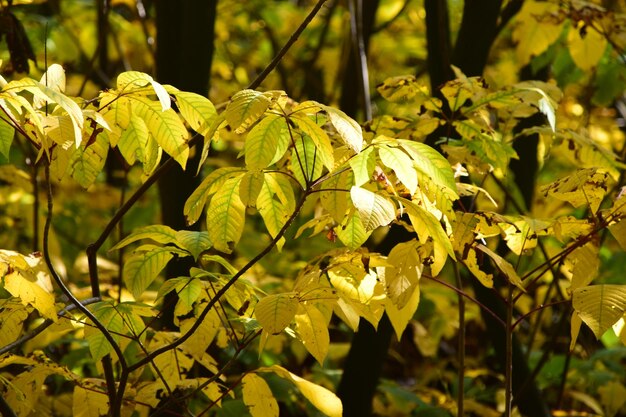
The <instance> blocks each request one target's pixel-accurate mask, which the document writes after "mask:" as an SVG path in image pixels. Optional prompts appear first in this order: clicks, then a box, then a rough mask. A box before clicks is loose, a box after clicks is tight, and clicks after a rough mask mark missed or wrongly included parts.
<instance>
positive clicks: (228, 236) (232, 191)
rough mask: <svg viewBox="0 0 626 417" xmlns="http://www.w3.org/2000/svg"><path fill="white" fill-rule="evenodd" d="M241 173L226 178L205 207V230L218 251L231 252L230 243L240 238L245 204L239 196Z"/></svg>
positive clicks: (234, 242) (234, 243)
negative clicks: (206, 207)
mask: <svg viewBox="0 0 626 417" xmlns="http://www.w3.org/2000/svg"><path fill="white" fill-rule="evenodd" d="M242 178H243V173H241V174H240V175H237V176H235V177H233V178H229V179H227V180H226V181H225V182H224V184H223V185H222V186H221V187H220V188H219V189H218V190H217V191H216V193H215V194H214V195H213V197H212V198H211V202H210V203H209V208H208V209H207V231H208V232H209V239H211V241H212V242H213V246H214V247H215V249H217V250H218V251H220V252H224V253H231V251H232V247H230V246H229V245H230V244H233V245H236V244H237V242H239V239H240V238H241V233H242V232H243V226H244V222H245V214H246V206H245V205H244V204H243V202H242V201H241V198H240V197H239V184H240V183H241V179H242Z"/></svg>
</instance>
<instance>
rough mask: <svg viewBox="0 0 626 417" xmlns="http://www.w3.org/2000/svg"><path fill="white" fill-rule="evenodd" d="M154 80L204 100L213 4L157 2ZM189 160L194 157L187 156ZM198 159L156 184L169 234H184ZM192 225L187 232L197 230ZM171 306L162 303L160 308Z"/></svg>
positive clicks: (171, 269)
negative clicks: (195, 94) (169, 230)
mask: <svg viewBox="0 0 626 417" xmlns="http://www.w3.org/2000/svg"><path fill="white" fill-rule="evenodd" d="M155 5H156V13H157V16H156V21H157V49H156V79H157V80H158V81H159V82H160V83H163V84H172V85H174V86H175V87H176V88H179V89H181V90H184V91H191V92H194V93H198V94H200V95H203V96H207V95H208V91H209V81H210V71H211V62H212V59H213V49H214V45H213V32H214V27H215V18H216V8H217V0H186V1H182V2H177V1H171V0H157V1H155ZM192 155H194V152H193V151H192ZM198 156H199V153H196V154H195V156H192V157H191V158H190V159H189V161H188V163H187V169H186V170H184V171H183V169H182V168H181V167H180V166H179V165H175V166H174V167H173V168H172V169H171V170H170V171H169V172H167V173H166V174H165V175H164V176H163V177H161V179H160V180H159V183H158V185H159V193H160V201H161V213H162V221H163V224H165V225H167V226H170V227H172V228H173V229H175V230H180V229H187V228H188V227H187V225H186V224H185V218H184V216H183V207H184V205H185V201H186V200H187V198H188V197H189V195H190V194H191V193H192V192H193V190H194V189H195V188H196V187H197V186H198V185H199V184H200V178H199V177H197V176H196V175H195V173H196V167H197V164H198V160H199V158H198ZM197 228H198V225H197V224H196V225H195V226H194V227H192V229H196V230H197ZM192 265H193V264H192V261H191V260H190V259H189V258H185V259H182V260H173V261H172V262H170V264H169V265H168V268H167V275H168V277H177V276H185V275H188V273H189V268H190V267H191V266H192ZM172 302H174V300H172V299H171V298H167V297H166V299H165V304H166V305H168V304H171V303H172ZM173 311H174V309H173V308H166V309H165V311H164V315H163V317H162V324H163V325H164V326H166V327H172V326H173V317H172V314H173Z"/></svg>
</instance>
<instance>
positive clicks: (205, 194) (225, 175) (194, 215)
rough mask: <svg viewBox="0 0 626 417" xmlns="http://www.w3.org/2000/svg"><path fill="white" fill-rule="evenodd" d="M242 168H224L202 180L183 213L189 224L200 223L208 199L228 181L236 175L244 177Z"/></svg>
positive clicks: (188, 200) (186, 203)
mask: <svg viewBox="0 0 626 417" xmlns="http://www.w3.org/2000/svg"><path fill="white" fill-rule="evenodd" d="M243 174H244V172H243V170H242V169H241V168H235V167H224V168H218V169H216V170H215V171H213V172H211V173H210V174H209V175H207V177H206V178H205V179H204V180H202V182H201V183H200V185H199V186H198V188H196V189H195V190H194V191H193V193H191V195H190V196H189V198H188V199H187V201H186V202H185V207H184V209H183V212H184V213H185V217H186V218H187V224H194V223H195V222H197V221H198V219H199V218H200V216H201V215H202V211H203V210H204V205H205V204H206V201H207V199H208V198H209V197H210V196H211V195H212V194H214V193H215V192H216V191H217V190H218V189H219V188H220V187H221V186H222V185H223V184H224V183H225V182H226V181H227V180H228V179H230V178H232V177H233V176H236V175H243Z"/></svg>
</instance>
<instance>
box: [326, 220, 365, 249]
mask: <svg viewBox="0 0 626 417" xmlns="http://www.w3.org/2000/svg"><path fill="white" fill-rule="evenodd" d="M335 233H336V234H337V237H338V238H339V240H341V243H343V244H344V245H346V247H348V248H349V249H352V250H356V249H358V248H360V247H361V246H362V245H363V244H364V243H365V241H366V240H367V238H368V237H369V236H370V234H371V231H367V230H365V226H363V222H362V221H361V217H360V216H359V215H358V214H357V213H356V212H355V211H351V212H350V213H349V214H348V215H347V216H344V219H343V221H342V222H341V224H339V225H337V226H336V227H335Z"/></svg>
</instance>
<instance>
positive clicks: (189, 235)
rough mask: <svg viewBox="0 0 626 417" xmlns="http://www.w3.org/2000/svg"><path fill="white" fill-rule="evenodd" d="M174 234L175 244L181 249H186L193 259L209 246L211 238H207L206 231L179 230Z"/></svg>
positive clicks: (196, 258)
mask: <svg viewBox="0 0 626 417" xmlns="http://www.w3.org/2000/svg"><path fill="white" fill-rule="evenodd" d="M175 236H176V244H177V245H178V246H180V247H181V248H183V249H187V250H188V251H189V253H191V255H192V256H193V258H194V259H195V260H198V257H199V256H200V254H201V253H202V252H204V251H205V250H207V249H209V248H210V247H211V239H209V233H208V232H204V231H202V232H197V231H193V230H179V231H178V232H176V235H175Z"/></svg>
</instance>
